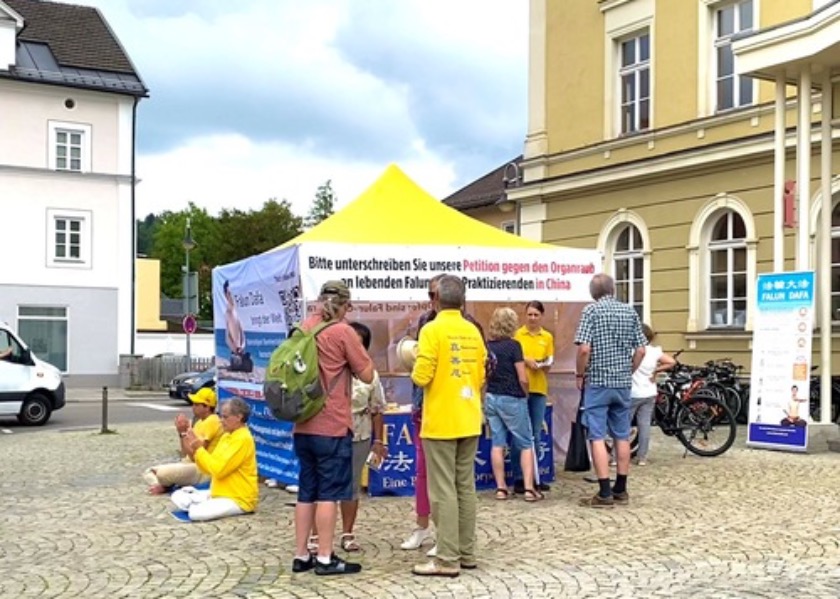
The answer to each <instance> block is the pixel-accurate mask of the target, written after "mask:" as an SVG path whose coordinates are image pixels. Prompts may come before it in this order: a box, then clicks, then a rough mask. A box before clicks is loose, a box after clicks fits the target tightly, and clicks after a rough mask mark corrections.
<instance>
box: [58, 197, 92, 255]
mask: <svg viewBox="0 0 840 599" xmlns="http://www.w3.org/2000/svg"><path fill="white" fill-rule="evenodd" d="M58 221H65V222H71V221H76V222H79V223H80V224H81V226H80V231H79V257H78V258H71V257H69V256H58V253H57V252H56V247H57V245H58V242H57V235H58V233H59V232H60V231H59V229H58V227H57V223H58ZM66 234H67V232H65V235H66ZM46 235H47V247H46V256H47V267H49V268H91V267H92V266H93V264H92V262H91V256H92V255H93V212H91V211H90V210H70V209H65V208H47V233H46ZM65 243H67V241H65Z"/></svg>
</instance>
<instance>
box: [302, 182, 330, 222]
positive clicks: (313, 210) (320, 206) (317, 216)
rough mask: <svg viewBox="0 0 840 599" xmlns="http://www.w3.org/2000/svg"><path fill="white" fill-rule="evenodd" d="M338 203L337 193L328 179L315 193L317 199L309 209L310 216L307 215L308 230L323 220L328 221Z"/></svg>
mask: <svg viewBox="0 0 840 599" xmlns="http://www.w3.org/2000/svg"><path fill="white" fill-rule="evenodd" d="M337 201H338V197H336V195H335V192H334V191H333V188H332V180H330V179H328V180H327V182H326V183H324V184H323V185H320V186H319V187H318V191H316V192H315V199H314V200H313V201H312V206H311V207H310V208H309V214H307V215H306V221H305V222H306V226H307V227H308V228H311V227H314V226H315V225H317V224H318V223H320V222H321V221H323V220H326V219H328V218H329V217H330V216H332V215H333V213H334V212H335V204H336V202H337Z"/></svg>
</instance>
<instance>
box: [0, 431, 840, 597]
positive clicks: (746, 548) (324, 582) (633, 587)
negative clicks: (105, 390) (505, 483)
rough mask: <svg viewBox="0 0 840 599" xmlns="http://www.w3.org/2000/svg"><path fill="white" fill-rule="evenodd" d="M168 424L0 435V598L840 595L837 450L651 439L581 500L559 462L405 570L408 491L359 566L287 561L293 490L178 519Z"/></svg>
mask: <svg viewBox="0 0 840 599" xmlns="http://www.w3.org/2000/svg"><path fill="white" fill-rule="evenodd" d="M173 446H174V439H173V434H172V431H171V427H170V426H168V425H167V426H164V425H157V424H156V425H152V426H148V425H147V426H139V425H138V426H125V427H122V428H121V429H120V430H119V432H118V434H114V435H99V434H95V433H91V432H75V433H58V432H49V431H44V432H43V433H40V432H39V433H38V434H34V435H26V436H15V437H12V436H11V435H9V436H0V464H2V476H0V493H2V498H3V499H2V501H3V507H2V516H0V597H86V598H87V597H109V598H113V597H254V598H257V597H260V598H261V597H330V598H340V597H350V598H355V597H358V598H361V597H398V598H400V599H411V598H422V599H427V598H428V599H431V598H453V599H454V598H456V597H488V598H489V597H493V598H494V599H495V598H499V597H523V598H524V597H611V598H613V597H633V598H636V597H638V598H644V597H685V596H696V597H703V598H717V597H739V598H753V597H809V598H812V597H826V598H828V597H831V598H836V597H838V596H840V567H839V566H838V561H839V560H840V546H838V541H839V540H840V529H838V528H837V527H838V525H840V510H838V501H837V489H838V487H839V486H840V468H838V464H840V455H838V454H822V455H793V454H784V453H774V452H766V451H753V450H748V449H745V448H743V442H742V441H741V440H739V442H738V443H737V444H736V447H735V449H733V450H731V451H730V452H729V453H728V454H726V455H725V456H722V457H720V458H714V459H703V458H696V457H693V456H689V457H688V458H686V459H683V458H682V451H681V449H680V446H679V444H678V443H677V442H676V441H675V440H673V439H666V438H659V437H657V438H655V447H654V449H653V452H652V453H653V460H652V462H651V464H650V465H649V466H647V467H645V468H636V469H635V470H634V471H633V472H632V473H631V482H630V492H631V496H632V504H631V505H630V506H629V507H626V508H619V507H616V508H615V509H612V510H602V511H598V510H591V509H587V508H582V507H578V506H577V505H576V502H577V499H578V498H579V497H581V496H585V495H588V494H590V493H592V492H593V491H594V487H595V486H594V485H591V484H587V483H585V482H583V481H582V480H581V477H580V475H577V474H575V475H571V474H563V475H561V477H560V481H559V482H558V483H557V484H555V485H554V487H553V490H552V491H551V492H550V493H549V498H548V499H547V500H545V501H543V502H541V503H538V504H536V505H530V504H526V503H524V502H523V501H522V500H512V501H507V502H500V501H494V500H493V498H492V494H490V493H489V492H488V493H482V494H481V498H480V504H479V516H478V518H479V523H478V528H479V533H478V538H479V568H478V569H477V570H474V571H470V572H467V571H464V572H463V573H462V574H461V576H460V577H459V578H456V579H423V578H417V577H415V576H412V575H411V573H410V569H411V566H412V565H413V564H414V563H417V562H418V561H421V554H420V553H419V552H406V551H401V550H400V548H399V543H400V542H401V540H402V538H403V537H404V536H405V534H406V533H407V532H409V530H410V529H411V525H412V523H413V516H412V503H411V500H410V499H397V498H386V499H369V500H367V501H365V502H364V503H363V505H362V508H361V512H360V522H359V526H358V536H359V539H360V541H361V543H362V544H363V546H364V549H365V551H364V553H363V554H361V557H360V559H361V561H362V562H363V564H364V566H365V570H364V572H363V573H362V574H360V575H357V576H344V577H334V578H323V577H317V576H315V575H314V574H313V573H311V572H309V573H305V574H298V575H292V574H291V573H290V565H291V559H292V550H293V540H292V539H293V528H292V515H293V508H292V506H291V505H290V500H291V496H290V495H288V494H286V493H285V492H283V491H279V490H276V489H267V488H265V487H263V488H262V489H261V493H262V502H261V504H260V509H259V512H258V513H257V514H255V515H252V516H244V517H239V518H231V519H228V520H222V521H219V522H216V523H207V524H183V523H179V522H177V521H176V520H174V519H172V518H171V517H170V516H169V515H168V511H169V509H170V505H169V502H168V501H167V500H166V499H165V498H162V497H150V496H148V495H146V494H145V492H144V491H145V489H144V486H143V484H142V481H141V479H140V472H141V471H142V470H143V468H145V467H146V466H148V465H150V464H152V463H155V462H158V461H159V460H160V459H161V458H166V457H173V456H174V450H173V449H171V448H172V447H173Z"/></svg>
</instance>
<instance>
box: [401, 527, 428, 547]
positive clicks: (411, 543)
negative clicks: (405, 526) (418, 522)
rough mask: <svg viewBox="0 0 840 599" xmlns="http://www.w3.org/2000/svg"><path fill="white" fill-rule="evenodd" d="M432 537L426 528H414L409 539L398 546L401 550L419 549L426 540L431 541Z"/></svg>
mask: <svg viewBox="0 0 840 599" xmlns="http://www.w3.org/2000/svg"><path fill="white" fill-rule="evenodd" d="M433 538H434V535H433V534H432V531H430V530H429V529H428V528H415V529H414V530H413V531H411V534H410V535H409V537H408V538H407V539H406V540H405V541H403V544H402V545H400V548H401V549H419V548H420V547H421V546H422V545H423V543H424V542H425V541H426V539H433Z"/></svg>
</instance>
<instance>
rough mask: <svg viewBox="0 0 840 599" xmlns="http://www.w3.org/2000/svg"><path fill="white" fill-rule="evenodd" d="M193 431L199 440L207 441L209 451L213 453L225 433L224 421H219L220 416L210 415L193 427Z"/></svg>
mask: <svg viewBox="0 0 840 599" xmlns="http://www.w3.org/2000/svg"><path fill="white" fill-rule="evenodd" d="M193 431H194V432H195V435H196V436H197V437H198V438H199V439H204V440H205V441H207V442H208V443H207V451H209V452H210V453H213V450H214V449H216V446H217V445H218V444H219V439H221V438H222V434H223V433H224V432H225V431H224V430H223V429H222V421H221V420H219V415H218V414H210V415H209V416H208V417H207V418H205V419H204V420H199V421H198V422H196V423H195V424H194V425H193Z"/></svg>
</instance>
